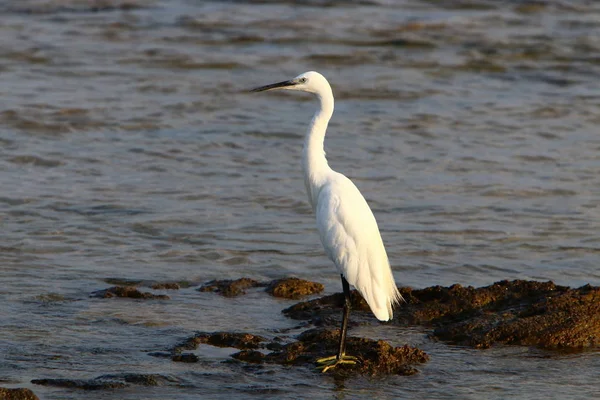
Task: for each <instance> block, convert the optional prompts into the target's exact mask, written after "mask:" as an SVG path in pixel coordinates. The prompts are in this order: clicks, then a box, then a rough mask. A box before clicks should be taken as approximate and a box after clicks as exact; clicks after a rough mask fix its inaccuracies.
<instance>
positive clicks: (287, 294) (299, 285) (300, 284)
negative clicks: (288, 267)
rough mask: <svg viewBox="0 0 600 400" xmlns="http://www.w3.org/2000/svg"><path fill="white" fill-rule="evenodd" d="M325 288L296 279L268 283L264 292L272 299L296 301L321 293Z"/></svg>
mask: <svg viewBox="0 0 600 400" xmlns="http://www.w3.org/2000/svg"><path fill="white" fill-rule="evenodd" d="M323 289H325V287H324V286H323V285H322V284H320V283H317V282H310V281H306V280H304V279H298V278H283V279H276V280H274V281H271V282H269V284H268V286H267V289H266V292H267V293H269V294H270V295H272V296H274V297H283V298H286V299H293V300H297V299H300V298H302V297H305V296H308V295H311V294H315V293H321V292H322V291H323Z"/></svg>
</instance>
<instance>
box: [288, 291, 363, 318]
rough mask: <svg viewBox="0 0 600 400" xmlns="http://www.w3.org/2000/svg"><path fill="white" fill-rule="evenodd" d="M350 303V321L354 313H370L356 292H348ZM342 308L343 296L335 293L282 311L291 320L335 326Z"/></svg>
mask: <svg viewBox="0 0 600 400" xmlns="http://www.w3.org/2000/svg"><path fill="white" fill-rule="evenodd" d="M350 302H351V307H352V312H353V314H352V317H351V319H353V318H354V314H355V312H356V311H359V312H360V311H362V312H371V309H370V308H369V305H368V304H367V302H366V301H365V300H364V299H363V298H362V296H361V295H360V293H358V291H356V290H353V291H351V292H350ZM343 306H344V294H343V293H336V294H332V295H329V296H324V297H321V298H318V299H314V300H310V301H304V302H301V303H298V304H295V305H293V306H291V307H288V308H286V309H285V310H283V313H284V314H285V315H286V316H288V317H290V318H292V319H300V320H312V322H313V323H316V324H321V323H322V321H324V320H328V321H330V322H331V323H335V324H337V321H338V320H339V318H341V310H342V307H343Z"/></svg>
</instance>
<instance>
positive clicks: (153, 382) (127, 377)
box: [95, 374, 180, 386]
mask: <svg viewBox="0 0 600 400" xmlns="http://www.w3.org/2000/svg"><path fill="white" fill-rule="evenodd" d="M95 379H96V380H109V381H111V380H112V381H122V382H126V383H131V384H133V385H139V386H165V385H170V384H173V383H176V384H178V383H180V380H179V379H177V378H174V377H172V376H168V375H161V374H113V375H102V376H99V377H97V378H95Z"/></svg>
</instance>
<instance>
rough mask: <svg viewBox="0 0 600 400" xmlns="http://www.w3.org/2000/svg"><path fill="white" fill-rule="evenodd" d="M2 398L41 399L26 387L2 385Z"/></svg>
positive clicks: (10, 399) (0, 391)
mask: <svg viewBox="0 0 600 400" xmlns="http://www.w3.org/2000/svg"><path fill="white" fill-rule="evenodd" d="M0 399H3V400H39V397H37V396H36V395H35V393H33V392H32V391H31V390H30V389H26V388H15V389H9V388H3V387H0Z"/></svg>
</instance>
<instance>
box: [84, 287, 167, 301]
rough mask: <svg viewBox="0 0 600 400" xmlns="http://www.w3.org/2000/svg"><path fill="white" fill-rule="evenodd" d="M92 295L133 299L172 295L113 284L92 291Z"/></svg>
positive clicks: (163, 297)
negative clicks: (109, 286)
mask: <svg viewBox="0 0 600 400" xmlns="http://www.w3.org/2000/svg"><path fill="white" fill-rule="evenodd" d="M92 297H99V298H104V299H107V298H111V297H128V298H131V299H160V300H169V299H170V297H169V296H167V295H165V294H153V293H150V292H140V291H139V290H138V289H136V288H135V287H133V286H113V287H111V288H108V289H104V290H98V291H96V292H94V293H92Z"/></svg>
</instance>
